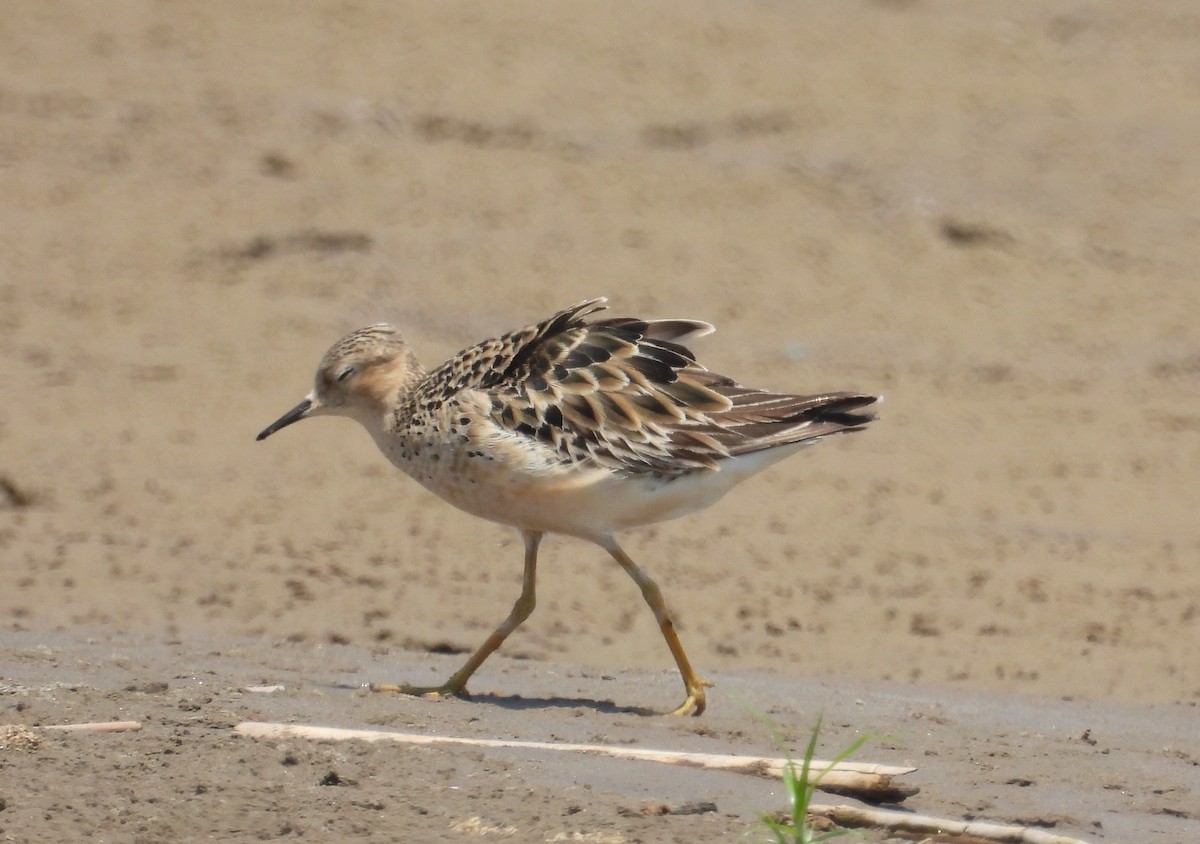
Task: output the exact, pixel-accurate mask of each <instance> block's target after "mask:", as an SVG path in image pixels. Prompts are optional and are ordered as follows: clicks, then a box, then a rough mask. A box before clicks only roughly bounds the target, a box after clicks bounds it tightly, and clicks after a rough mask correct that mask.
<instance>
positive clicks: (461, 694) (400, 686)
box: [368, 683, 471, 700]
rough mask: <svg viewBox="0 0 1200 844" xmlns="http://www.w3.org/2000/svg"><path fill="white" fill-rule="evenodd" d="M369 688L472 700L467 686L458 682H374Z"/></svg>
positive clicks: (422, 695)
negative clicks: (429, 683)
mask: <svg viewBox="0 0 1200 844" xmlns="http://www.w3.org/2000/svg"><path fill="white" fill-rule="evenodd" d="M368 688H370V690H371V691H373V692H393V693H395V694H401V695H413V696H414V697H428V698H442V697H457V698H463V699H464V700H470V698H471V695H470V694H468V692H467V690H466V687H464V686H461V685H458V684H456V683H444V684H443V685H441V686H412V685H409V684H408V683H372V684H371V685H370V686H369V687H368Z"/></svg>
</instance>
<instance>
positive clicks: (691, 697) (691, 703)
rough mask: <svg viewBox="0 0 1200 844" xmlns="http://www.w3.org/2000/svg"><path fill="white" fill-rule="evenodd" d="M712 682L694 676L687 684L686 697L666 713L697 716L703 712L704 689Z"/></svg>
mask: <svg viewBox="0 0 1200 844" xmlns="http://www.w3.org/2000/svg"><path fill="white" fill-rule="evenodd" d="M711 685H712V683H710V682H708V681H707V680H701V679H700V678H698V677H697V678H696V679H695V680H694V681H693V682H691V683H688V684H687V697H686V698H685V699H684V701H683V703H681V704H680V705H679V706H677V707H675V708H674V709H672V710H671V711H670V712H668V713H667V714H668V715H691V716H693V717H694V716H697V715H700V714H701V713H702V712H704V706H705V701H704V689H705V688H706V687H708V686H711Z"/></svg>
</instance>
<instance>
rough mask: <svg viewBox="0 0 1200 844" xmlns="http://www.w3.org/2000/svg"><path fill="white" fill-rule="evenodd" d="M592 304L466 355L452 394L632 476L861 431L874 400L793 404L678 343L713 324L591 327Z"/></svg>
mask: <svg viewBox="0 0 1200 844" xmlns="http://www.w3.org/2000/svg"><path fill="white" fill-rule="evenodd" d="M604 306H605V300H604V299H592V300H588V301H585V302H581V303H579V304H578V305H575V306H573V307H571V308H567V309H566V310H563V311H561V312H559V313H557V314H555V315H554V316H552V317H550V318H548V319H546V320H543V321H542V322H540V323H538V324H536V325H532V326H529V327H528V328H524V329H521V330H519V331H514V332H511V333H509V334H506V335H504V336H503V337H500V338H497V339H495V340H489V341H485V342H484V343H481V344H479V345H478V346H475V347H472V348H471V349H467V350H465V351H464V352H462V353H461V354H460V355H458V356H457V357H456V358H454V359H453V360H452V361H449V362H447V365H448V366H449V365H453V367H454V370H455V373H456V375H455V377H454V378H453V379H450V380H449V381H448V382H447V380H446V379H442V380H443V383H444V384H448V388H450V389H453V391H458V390H462V389H473V390H479V391H482V392H484V393H485V394H486V395H487V396H488V397H489V398H490V400H491V418H492V421H493V422H494V423H495V424H496V425H498V426H499V427H501V428H503V429H505V430H508V431H512V432H515V433H517V434H520V435H523V436H528V437H531V438H534V439H535V440H537V441H539V442H540V443H542V444H544V445H546V446H549V447H550V448H551V449H552V450H553V451H554V452H556V453H557V454H558V455H559V458H560V459H561V460H563V461H564V462H570V463H586V464H590V465H596V466H602V467H605V468H610V469H613V470H616V471H622V472H628V473H632V474H639V473H654V474H665V475H674V474H680V473H684V472H689V471H693V470H696V469H711V468H715V467H717V466H718V465H719V463H720V461H721V460H722V459H725V458H728V457H730V456H733V455H738V454H744V453H748V452H751V451H758V450H761V449H763V448H770V447H771V446H775V445H782V444H785V443H790V442H798V441H800V440H805V439H812V438H816V437H821V436H825V435H827V434H831V433H837V432H840V431H844V430H853V429H856V428H858V427H861V426H862V425H863V424H865V423H866V422H868V421H870V419H871V417H870V416H869V415H867V414H858V413H854V412H853V411H854V410H856V409H857V408H859V407H862V406H865V405H867V404H870V403H871V402H873V401H875V399H874V397H872V396H859V395H856V394H850V393H833V394H827V395H821V396H789V395H780V394H775V393H769V392H766V391H764V390H754V389H750V388H747V387H743V386H741V385H740V384H737V383H736V382H735V381H733V380H732V379H730V378H726V377H725V376H722V375H718V374H716V373H713V372H710V371H709V370H707V369H706V368H704V367H703V366H702V365H700V364H699V363H697V362H696V359H695V356H694V355H693V354H692V352H691V350H690V349H688V348H687V347H686V346H684V345H683V344H682V343H681V342H680V341H684V340H687V339H689V338H692V337H699V336H703V335H705V334H708V333H710V332H711V331H712V330H713V328H712V326H711V325H709V324H708V323H705V322H700V321H697V320H685V319H669V320H641V319H635V318H630V317H620V318H612V319H603V320H597V321H594V322H588V321H587V319H586V317H587V316H589V315H590V314H592V313H595V312H596V311H599V310H602V309H603V308H604Z"/></svg>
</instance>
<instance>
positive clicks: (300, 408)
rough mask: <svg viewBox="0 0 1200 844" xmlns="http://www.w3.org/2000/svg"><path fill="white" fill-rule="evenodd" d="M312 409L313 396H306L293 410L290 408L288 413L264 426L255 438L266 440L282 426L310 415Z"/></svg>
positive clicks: (284, 426)
mask: <svg viewBox="0 0 1200 844" xmlns="http://www.w3.org/2000/svg"><path fill="white" fill-rule="evenodd" d="M312 409H313V400H312V398H311V397H309V398H306V399H305V400H304V401H302V402H300V404H298V405H296V406H295V407H293V408H292V409H291V410H289V411H288V412H287V413H285V414H283V416H280V417H279V418H278V419H276V420H275V421H274V422H272V423H271V424H270V425H268V426H267V427H265V428H263V430H262V433H261V434H259V435H258V436H257V437H255V438H254V439H255V440H265V439H266V438H267V437H269V436H271V434H273V433H275V432H276V431H278V430H279V429H280V428H286V427H287V426H288V425H291V424H292V423H293V422H299V421H300V420H301V419H303V418H304V417H305V416H308V414H309V413H311V412H312Z"/></svg>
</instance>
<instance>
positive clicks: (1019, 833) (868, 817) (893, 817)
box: [808, 804, 1088, 844]
mask: <svg viewBox="0 0 1200 844" xmlns="http://www.w3.org/2000/svg"><path fill="white" fill-rule="evenodd" d="M808 813H809V814H810V815H818V816H820V817H822V818H828V819H829V820H831V821H833V822H834V823H835V824H837V825H838V826H848V827H870V828H871V829H887V830H891V831H893V832H917V833H922V834H924V833H932V834H937V833H941V834H943V835H963V836H969V837H971V838H972V839H974V840H978V839H983V840H985V841H998V842H1001V844H1088V842H1086V841H1083V840H1082V839H1079V838H1068V837H1067V836H1065V835H1059V834H1057V833H1054V832H1046V831H1045V830H1043V829H1032V828H1030V827H1027V826H1005V825H1002V824H994V823H977V822H967V821H952V820H947V819H945V818H931V817H929V816H928V815H910V814H908V813H907V812H893V811H889V810H887V809H864V808H861V807H859V806H827V805H819V804H813V805H810V806H809V807H808Z"/></svg>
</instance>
